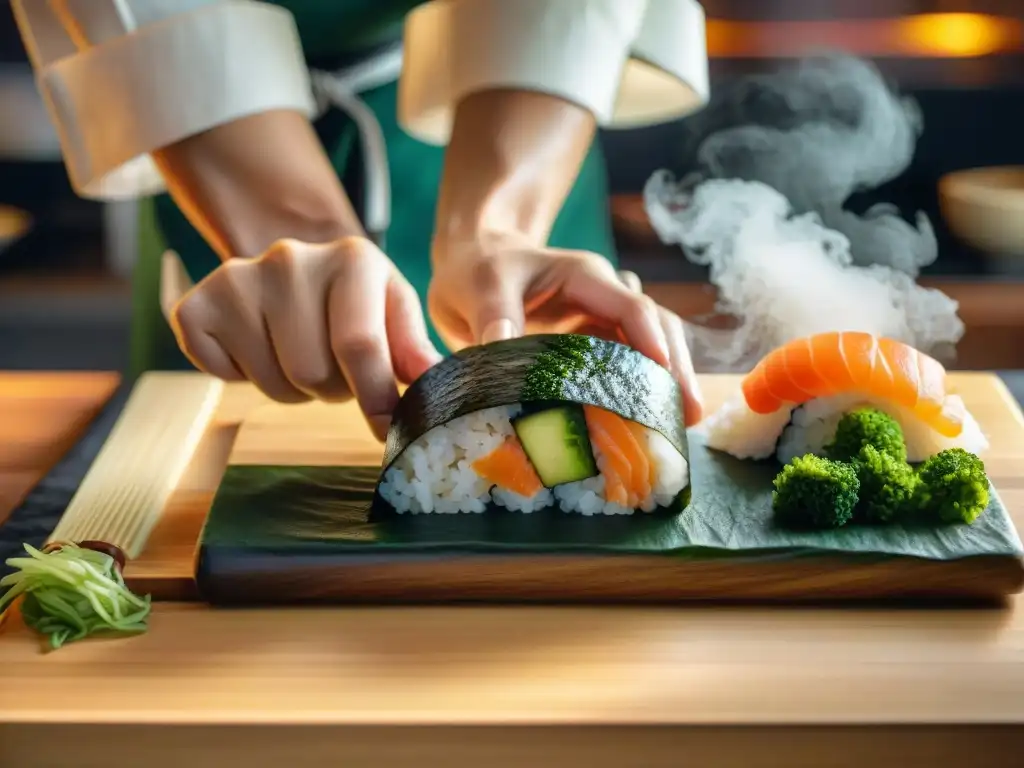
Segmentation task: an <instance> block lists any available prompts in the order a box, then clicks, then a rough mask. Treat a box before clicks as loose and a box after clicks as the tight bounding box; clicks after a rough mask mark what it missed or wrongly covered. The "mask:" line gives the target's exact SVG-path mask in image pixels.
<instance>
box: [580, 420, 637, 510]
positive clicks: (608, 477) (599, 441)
mask: <svg viewBox="0 0 1024 768" xmlns="http://www.w3.org/2000/svg"><path fill="white" fill-rule="evenodd" d="M583 415H584V417H585V418H586V420H587V432H588V433H589V434H590V442H591V444H592V445H593V446H594V447H595V448H596V449H597V453H598V454H599V455H600V457H601V458H602V459H603V461H602V462H601V463H602V464H603V465H604V466H603V467H601V475H602V476H603V477H604V496H605V499H607V500H608V501H610V502H612V503H613V504H619V505H620V506H623V507H625V506H629V505H630V496H632V495H633V494H632V493H631V492H630V487H629V486H630V485H631V482H630V481H631V479H632V476H633V468H632V467H631V466H630V463H629V461H628V460H627V459H626V456H625V454H623V453H622V451H620V450H619V449H618V446H617V445H616V444H615V441H614V440H613V439H612V436H611V435H610V434H608V432H607V430H605V428H604V425H603V424H602V421H601V419H600V417H599V416H598V417H595V415H594V413H592V412H591V410H590V409H588V408H587V407H586V406H584V411H583Z"/></svg>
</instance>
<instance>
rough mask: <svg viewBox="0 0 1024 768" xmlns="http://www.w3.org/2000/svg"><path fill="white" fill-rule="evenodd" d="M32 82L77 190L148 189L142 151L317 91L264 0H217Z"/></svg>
mask: <svg viewBox="0 0 1024 768" xmlns="http://www.w3.org/2000/svg"><path fill="white" fill-rule="evenodd" d="M38 80H39V87H40V90H41V91H42V94H43V98H44V99H45V100H46V101H47V102H48V104H49V107H50V110H51V114H52V115H53V119H54V122H55V124H56V127H57V131H58V134H59V136H60V140H61V144H62V147H63V151H64V157H65V161H66V164H67V168H68V174H69V176H70V178H71V183H72V185H73V186H74V188H75V190H76V192H78V193H79V194H80V195H82V196H83V197H91V198H100V199H123V198H129V197H135V196H139V195H146V194H153V193H155V192H158V191H160V190H162V189H163V182H162V179H161V178H160V175H159V173H158V172H157V170H156V168H155V166H154V165H153V162H152V160H151V158H150V157H149V154H150V153H151V152H153V151H154V150H157V149H160V148H162V147H165V146H168V145H169V144H173V143H174V142H176V141H180V140H181V139H184V138H187V137H189V136H193V135H195V134H197V133H201V132H202V131H205V130H208V129H210V128H213V127H215V126H217V125H222V124H224V123H228V122H231V121H232V120H237V119H239V118H242V117H246V116H248V115H254V114H258V113H261V112H266V111H270V110H276V109H291V110H297V111H301V112H303V113H304V114H307V115H310V116H312V115H313V114H314V113H315V108H316V107H315V101H314V98H313V94H312V89H311V86H310V82H309V72H308V70H307V68H306V65H305V61H304V59H303V55H302V47H301V44H300V41H299V37H298V32H297V30H296V27H295V22H294V19H293V17H292V16H291V14H290V13H288V12H287V11H284V10H282V9H280V8H276V7H274V6H271V5H266V4H262V3H252V2H230V3H218V4H216V5H211V6H207V7H204V8H200V9H197V10H195V11H192V12H188V13H183V14H180V15H178V16H172V17H169V18H166V19H164V20H161V21H158V22H156V23H153V24H149V25H145V26H142V27H140V28H138V29H137V30H135V31H133V32H131V33H129V34H127V35H124V36H121V37H118V38H116V39H114V40H111V41H109V42H106V43H104V44H102V45H99V46H97V47H95V48H90V49H87V50H84V51H82V52H80V53H76V54H74V55H72V56H68V57H66V58H63V59H59V60H57V61H55V62H53V63H52V64H49V65H47V66H45V67H44V68H42V69H41V71H40V72H39V77H38Z"/></svg>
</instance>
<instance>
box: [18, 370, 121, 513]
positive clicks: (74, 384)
mask: <svg viewBox="0 0 1024 768" xmlns="http://www.w3.org/2000/svg"><path fill="white" fill-rule="evenodd" d="M119 383H120V376H118V374H116V373H86V372H83V373H79V372H74V373H27V372H26V373H20V372H19V373H15V372H0V436H2V439H0V525H2V524H3V522H4V521H5V520H6V519H7V516H8V515H9V514H10V513H11V512H12V511H13V510H14V508H15V507H17V506H18V505H19V504H20V503H21V502H22V500H23V499H24V498H25V496H26V495H27V494H28V492H29V491H30V490H32V488H33V486H35V484H36V483H38V482H39V480H40V479H42V477H43V476H44V475H45V474H46V473H47V472H48V471H49V470H50V469H51V468H52V467H53V465H54V464H56V463H57V462H58V461H59V460H60V458H61V457H62V456H63V455H64V454H65V453H66V452H67V451H68V449H70V448H71V446H72V445H74V444H75V441H76V440H78V438H79V437H80V436H81V435H82V433H83V432H84V431H85V429H86V427H87V426H88V425H89V423H90V422H91V421H92V420H93V419H94V418H96V416H97V414H98V413H99V412H100V410H102V408H103V406H104V405H105V404H106V402H107V401H108V400H109V399H110V398H111V396H112V395H113V394H114V391H115V390H116V389H117V386H118V384H119Z"/></svg>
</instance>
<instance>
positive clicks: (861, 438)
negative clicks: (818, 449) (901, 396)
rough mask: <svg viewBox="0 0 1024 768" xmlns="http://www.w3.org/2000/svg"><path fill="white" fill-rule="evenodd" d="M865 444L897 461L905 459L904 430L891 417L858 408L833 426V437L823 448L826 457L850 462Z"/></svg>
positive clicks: (872, 410)
mask: <svg viewBox="0 0 1024 768" xmlns="http://www.w3.org/2000/svg"><path fill="white" fill-rule="evenodd" d="M865 445H870V446H872V447H874V448H876V449H877V450H878V451H880V452H881V453H887V454H889V455H890V456H892V457H893V458H894V459H896V460H898V461H906V460H907V446H906V443H904V442H903V428H902V427H900V425H899V422H898V421H896V419H894V418H893V417H892V416H890V415H889V414H887V413H882V412H881V411H879V410H876V409H875V408H858V409H857V410H855V411H850V412H849V413H844V414H843V417H842V418H841V419H840V420H839V423H838V424H837V425H836V433H835V436H834V437H833V438H832V441H831V442H830V443H829V444H828V445H826V446H825V454H826V455H827V456H828V457H829V458H830V459H835V460H836V461H853V460H854V459H855V458H856V457H857V454H859V453H860V449H861V448H863V447H864V446H865Z"/></svg>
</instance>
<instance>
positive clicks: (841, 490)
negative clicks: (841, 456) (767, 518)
mask: <svg viewBox="0 0 1024 768" xmlns="http://www.w3.org/2000/svg"><path fill="white" fill-rule="evenodd" d="M774 484H775V490H774V491H773V492H772V511H773V512H774V514H775V519H776V520H777V521H778V522H779V523H780V524H782V525H784V526H787V527H793V528H839V527H841V526H843V525H846V524H847V523H848V522H849V521H850V519H851V518H852V517H853V509H854V507H855V506H856V505H857V500H858V494H859V492H860V480H858V479H857V473H856V472H855V471H854V469H853V467H852V466H850V465H849V464H845V463H843V462H839V461H833V460H832V459H825V458H822V457H821V456H815V455H813V454H810V453H809V454H807V455H805V456H798V457H796V458H795V459H793V460H792V461H791V462H789V463H788V464H787V465H786V466H785V467H783V468H782V471H781V472H780V473H779V474H778V475H777V476H776V477H775V481H774Z"/></svg>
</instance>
